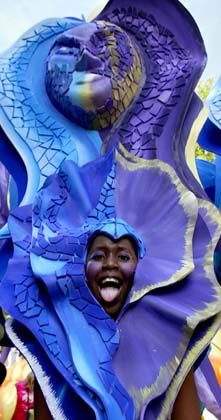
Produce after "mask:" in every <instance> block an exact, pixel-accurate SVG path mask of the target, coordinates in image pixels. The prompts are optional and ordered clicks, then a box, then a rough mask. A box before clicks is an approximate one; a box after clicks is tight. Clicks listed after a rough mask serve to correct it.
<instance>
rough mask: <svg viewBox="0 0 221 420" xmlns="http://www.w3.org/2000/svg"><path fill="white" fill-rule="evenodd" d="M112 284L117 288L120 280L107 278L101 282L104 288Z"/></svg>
mask: <svg viewBox="0 0 221 420" xmlns="http://www.w3.org/2000/svg"><path fill="white" fill-rule="evenodd" d="M110 283H112V284H114V285H116V286H119V283H120V282H119V280H118V279H115V278H114V277H107V278H106V279H103V280H102V281H101V286H102V287H104V286H105V285H106V284H110Z"/></svg>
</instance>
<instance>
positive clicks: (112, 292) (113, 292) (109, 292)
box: [100, 286, 120, 302]
mask: <svg viewBox="0 0 221 420" xmlns="http://www.w3.org/2000/svg"><path fill="white" fill-rule="evenodd" d="M119 293H120V290H119V289H117V288H116V287H111V286H109V287H104V288H102V289H100V294H101V297H102V298H103V300H104V301H105V302H112V301H113V300H115V299H116V298H117V296H118V295H119Z"/></svg>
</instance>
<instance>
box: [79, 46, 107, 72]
mask: <svg viewBox="0 0 221 420" xmlns="http://www.w3.org/2000/svg"><path fill="white" fill-rule="evenodd" d="M101 66H102V61H101V60H100V58H98V57H96V56H95V55H93V54H92V53H91V52H90V51H89V50H88V49H87V48H83V51H82V54H81V56H80V59H79V61H78V62H77V64H76V66H75V69H76V71H88V70H95V69H97V68H101Z"/></svg>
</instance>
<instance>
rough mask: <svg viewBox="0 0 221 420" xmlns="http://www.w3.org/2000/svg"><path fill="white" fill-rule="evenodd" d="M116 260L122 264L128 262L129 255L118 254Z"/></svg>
mask: <svg viewBox="0 0 221 420" xmlns="http://www.w3.org/2000/svg"><path fill="white" fill-rule="evenodd" d="M118 259H119V260H120V261H122V262H127V261H129V260H130V255H129V254H125V253H123V254H119V255H118Z"/></svg>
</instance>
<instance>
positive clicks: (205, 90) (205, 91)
mask: <svg viewBox="0 0 221 420" xmlns="http://www.w3.org/2000/svg"><path fill="white" fill-rule="evenodd" d="M213 83H214V79H213V77H210V78H209V79H207V80H200V81H199V83H198V85H197V87H196V93H197V94H198V95H199V97H200V99H201V100H202V101H203V102H204V101H205V100H206V98H207V96H208V95H209V93H210V92H211V89H212V87H213ZM195 156H196V158H198V159H204V160H208V161H209V162H214V160H215V154H214V153H212V152H208V150H205V149H203V148H202V147H200V145H199V144H197V146H196V150H195Z"/></svg>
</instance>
